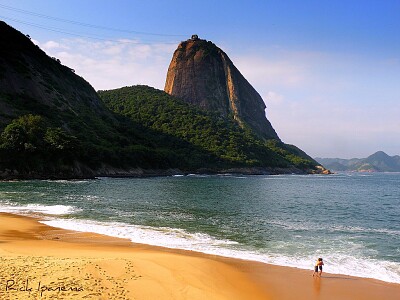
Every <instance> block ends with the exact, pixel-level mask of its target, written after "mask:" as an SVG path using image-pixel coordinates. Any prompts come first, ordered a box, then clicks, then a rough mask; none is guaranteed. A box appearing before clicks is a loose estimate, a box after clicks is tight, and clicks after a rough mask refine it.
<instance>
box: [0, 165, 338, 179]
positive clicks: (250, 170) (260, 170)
mask: <svg viewBox="0 0 400 300" xmlns="http://www.w3.org/2000/svg"><path fill="white" fill-rule="evenodd" d="M189 174H196V175H222V174H235V175H249V176H250V175H254V176H256V175H284V174H296V175H311V174H321V175H329V174H333V173H332V172H331V171H329V170H327V169H324V168H323V167H322V166H321V167H320V168H316V169H298V168H295V167H288V168H279V167H237V168H221V169H211V168H201V169H196V170H185V171H183V170H180V169H178V168H170V169H142V168H131V169H118V168H113V167H102V168H100V169H97V170H92V169H88V168H82V169H81V168H79V169H77V170H72V171H71V172H67V173H58V174H55V173H37V172H35V171H29V172H18V171H17V170H0V180H1V181H12V180H84V179H96V178H98V177H111V178H149V177H168V176H174V175H184V176H187V175H189Z"/></svg>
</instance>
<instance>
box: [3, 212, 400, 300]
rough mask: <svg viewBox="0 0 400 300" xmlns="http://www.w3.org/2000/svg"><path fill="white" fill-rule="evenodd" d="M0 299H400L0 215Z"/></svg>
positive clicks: (378, 287) (386, 289) (368, 287)
mask: <svg viewBox="0 0 400 300" xmlns="http://www.w3.org/2000/svg"><path fill="white" fill-rule="evenodd" d="M0 257H1V258H0V267H1V274H0V299H22V300H25V299H107V300H111V299H138V300H145V299H146V300H153V299H154V300H163V299H193V300H196V299H202V300H208V299H246V300H248V299H254V300H257V299H279V300H281V299H282V300H286V299H300V300H301V299H307V300H309V299H365V300H369V299H371V300H372V299H374V300H375V299H400V297H399V296H400V285H399V284H389V283H385V282H382V281H378V280H370V279H364V278H357V277H349V276H344V275H332V274H323V277H322V278H313V277H312V276H311V274H312V271H311V270H310V271H305V270H299V269H295V268H287V267H278V266H271V265H267V264H263V263H257V262H249V261H244V260H236V259H229V258H223V257H218V256H212V255H205V254H200V253H196V252H191V251H180V250H170V249H165V248H160V247H152V246H147V245H137V244H132V243H131V242H130V241H128V240H123V239H116V238H110V237H106V236H102V235H96V234H90V233H78V232H73V231H67V230H61V229H57V228H53V227H49V226H46V225H43V224H41V223H39V222H38V220H36V219H34V218H28V217H21V216H16V215H11V214H0Z"/></svg>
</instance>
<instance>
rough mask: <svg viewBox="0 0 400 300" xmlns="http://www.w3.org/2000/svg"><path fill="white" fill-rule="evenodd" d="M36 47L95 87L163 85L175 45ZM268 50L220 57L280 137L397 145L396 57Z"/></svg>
mask: <svg viewBox="0 0 400 300" xmlns="http://www.w3.org/2000/svg"><path fill="white" fill-rule="evenodd" d="M38 44H39V46H40V47H41V48H42V49H44V50H45V51H46V52H47V53H48V55H49V56H55V57H57V58H59V59H60V60H61V62H62V64H64V65H67V66H68V67H71V68H73V69H75V71H76V73H77V74H79V75H81V76H82V77H84V78H85V79H86V80H87V81H88V82H90V83H91V84H92V85H93V86H94V88H95V89H97V90H99V89H103V90H104V89H114V88H119V87H122V86H130V85H136V84H145V85H150V86H153V87H155V88H158V89H163V88H164V83H165V78H166V73H167V69H168V65H169V63H170V60H171V58H172V54H173V51H174V50H175V49H176V46H177V45H171V44H162V43H157V44H142V43H139V41H137V40H123V41H122V40H121V41H118V42H112V41H88V40H84V39H64V40H60V41H47V42H45V43H38ZM274 51H275V52H273V53H267V52H265V53H264V52H263V53H251V54H248V55H245V54H243V53H242V54H241V56H237V57H235V56H234V54H232V55H230V53H227V54H228V55H229V56H230V57H231V58H232V61H233V63H234V64H235V65H236V67H238V69H239V70H240V72H241V73H242V74H243V75H244V77H245V78H246V79H247V80H248V81H249V82H250V84H252V85H253V86H254V87H255V89H256V90H257V91H258V92H259V93H260V95H262V97H263V99H264V101H265V102H266V105H267V110H266V113H267V117H268V119H269V120H270V121H271V123H272V125H273V126H274V128H275V130H276V131H277V132H278V135H279V136H280V137H281V139H282V140H283V141H284V142H287V143H291V144H295V145H297V146H299V147H300V148H302V149H303V150H305V151H306V152H307V153H309V154H310V155H312V156H325V157H332V156H338V157H340V156H342V157H349V156H354V157H357V156H358V157H361V156H362V155H364V154H366V155H369V154H371V153H373V152H374V151H377V150H383V151H388V152H390V150H392V149H395V147H397V146H398V148H397V149H400V122H399V118H398V116H399V115H400V104H398V102H399V101H398V100H399V97H400V87H399V85H398V84H397V82H396V80H397V78H398V77H399V74H400V71H399V64H398V61H397V59H396V58H390V59H388V60H384V59H383V58H382V60H381V61H379V62H373V61H370V60H368V61H362V59H361V58H357V59H355V60H353V59H352V58H349V57H345V56H342V57H341V56H338V55H335V56H332V55H328V54H325V53H313V52H310V53H305V52H304V53H299V52H297V53H296V52H293V53H291V52H289V51H284V50H282V49H280V48H276V49H274ZM383 62H385V63H383ZM394 154H400V153H394Z"/></svg>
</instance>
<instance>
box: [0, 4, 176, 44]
mask: <svg viewBox="0 0 400 300" xmlns="http://www.w3.org/2000/svg"><path fill="white" fill-rule="evenodd" d="M0 6H1V5H0ZM0 18H2V19H5V20H10V21H14V22H17V23H21V24H25V25H28V26H32V27H36V28H41V29H44V30H49V31H53V32H58V33H63V34H68V35H72V36H77V37H83V38H89V39H94V40H101V41H108V42H114V43H120V44H138V45H139V44H141V45H149V44H152V43H145V42H137V41H124V40H112V39H106V38H101V37H93V36H89V35H83V34H80V33H74V32H68V31H65V30H63V29H60V28H56V27H48V26H43V25H39V24H35V23H30V22H26V21H21V20H18V19H14V18H9V17H4V16H1V15H0ZM94 35H96V34H94ZM97 36H99V35H97ZM160 43H162V44H176V42H160Z"/></svg>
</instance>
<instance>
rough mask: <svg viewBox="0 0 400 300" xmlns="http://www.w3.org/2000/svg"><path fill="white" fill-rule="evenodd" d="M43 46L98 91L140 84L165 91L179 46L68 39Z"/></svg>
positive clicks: (46, 43)
mask: <svg viewBox="0 0 400 300" xmlns="http://www.w3.org/2000/svg"><path fill="white" fill-rule="evenodd" d="M39 45H40V47H41V48H42V49H43V50H45V51H46V52H47V54H48V55H49V56H55V57H57V58H59V59H60V60H61V63H62V64H64V65H66V66H68V67H70V68H73V69H74V70H75V71H76V73H77V74H79V75H81V76H83V77H84V78H85V79H86V80H87V81H89V82H90V83H91V84H92V85H93V86H94V88H95V89H97V90H99V89H103V90H104V89H113V88H119V87H122V86H127V85H128V86H129V85H136V84H146V85H150V86H154V87H156V88H159V89H163V88H164V83H165V78H166V72H167V69H168V65H169V62H170V59H171V57H172V54H171V53H173V51H174V49H175V48H176V45H171V44H161V43H160V44H153V45H152V44H141V43H139V42H138V41H136V40H123V41H122V40H121V41H117V42H111V41H104V42H102V41H88V40H84V39H64V40H61V41H57V42H56V41H47V42H45V43H40V44H39Z"/></svg>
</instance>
